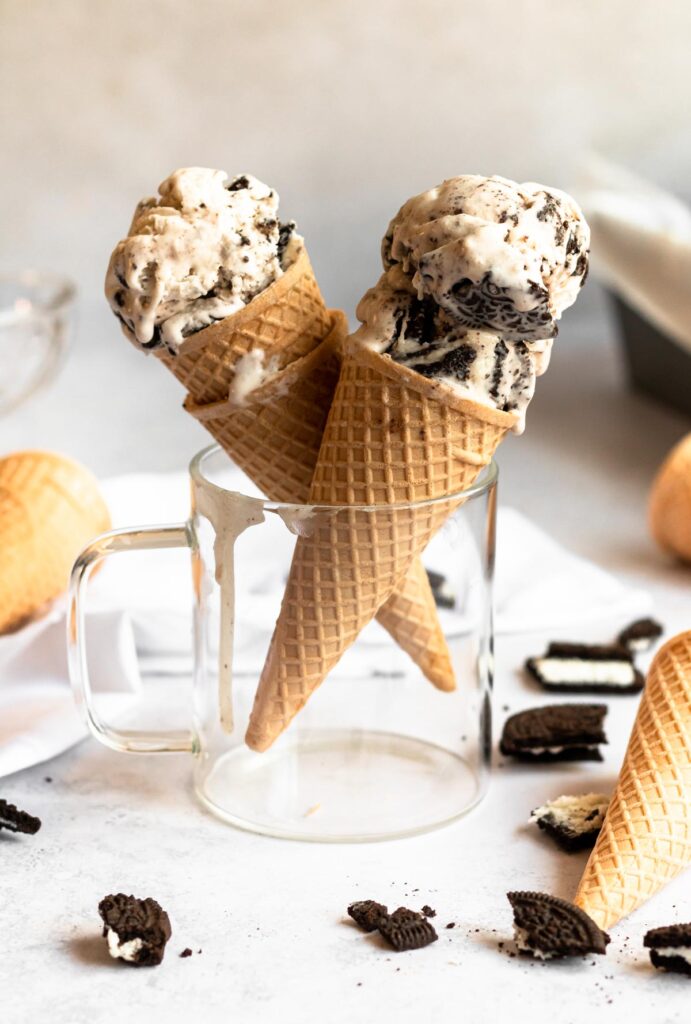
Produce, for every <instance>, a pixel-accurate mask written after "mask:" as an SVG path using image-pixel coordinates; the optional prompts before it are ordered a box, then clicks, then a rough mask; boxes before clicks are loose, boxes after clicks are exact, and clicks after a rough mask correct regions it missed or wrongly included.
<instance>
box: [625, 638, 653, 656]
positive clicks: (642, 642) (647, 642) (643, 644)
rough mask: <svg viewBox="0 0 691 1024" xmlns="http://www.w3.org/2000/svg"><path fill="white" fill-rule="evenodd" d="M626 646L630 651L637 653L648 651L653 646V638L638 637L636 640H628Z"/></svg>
mask: <svg viewBox="0 0 691 1024" xmlns="http://www.w3.org/2000/svg"><path fill="white" fill-rule="evenodd" d="M626 646H627V647H628V649H629V650H630V651H636V652H637V653H640V652H641V651H647V650H648V648H649V647H652V646H653V637H651V636H641V637H637V638H636V639H635V640H627V641H626Z"/></svg>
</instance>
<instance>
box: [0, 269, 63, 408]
mask: <svg viewBox="0 0 691 1024" xmlns="http://www.w3.org/2000/svg"><path fill="white" fill-rule="evenodd" d="M75 294H76V293H75V288H74V285H73V284H72V283H71V281H69V280H68V279H67V278H65V277H61V276H60V275H58V274H51V273H43V272H39V271H36V270H25V271H22V272H20V273H18V274H0V415H2V414H3V413H8V412H10V411H11V410H12V409H15V408H17V406H19V405H21V404H22V402H23V401H24V400H25V399H27V398H29V396H30V395H32V394H33V393H34V392H35V391H37V390H38V389H39V388H41V387H43V386H44V385H46V384H47V383H48V382H49V381H50V380H52V379H53V377H54V376H55V374H56V373H57V371H58V369H59V368H60V365H61V363H62V360H63V358H64V355H65V353H66V351H67V342H68V336H69V332H70V329H71V326H72V323H71V321H72V315H73V306H74V298H75Z"/></svg>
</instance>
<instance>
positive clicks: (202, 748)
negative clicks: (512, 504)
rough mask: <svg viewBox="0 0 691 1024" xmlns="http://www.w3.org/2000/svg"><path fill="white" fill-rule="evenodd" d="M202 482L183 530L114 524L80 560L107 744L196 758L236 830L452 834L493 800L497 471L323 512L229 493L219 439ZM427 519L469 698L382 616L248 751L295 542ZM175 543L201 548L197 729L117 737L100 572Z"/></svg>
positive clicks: (219, 809)
mask: <svg viewBox="0 0 691 1024" xmlns="http://www.w3.org/2000/svg"><path fill="white" fill-rule="evenodd" d="M190 478H191V492H192V501H191V512H190V517H189V519H188V520H187V522H184V523H176V524H172V525H168V526H160V527H141V528H133V529H128V530H115V531H111V532H110V533H106V534H103V535H102V536H100V537H97V538H96V539H95V540H94V541H93V542H92V543H91V544H90V545H89V546H88V547H87V548H86V549H85V550H84V551H83V552H82V554H81V555H80V557H79V558H78V560H77V562H76V563H75V566H74V569H73V572H72V581H71V590H70V609H69V615H68V649H69V659H70V674H71V678H72V682H73V686H74V689H75V694H76V697H77V700H78V702H79V704H80V705H81V707H82V709H83V711H84V713H85V715H86V718H87V722H88V724H89V727H90V729H91V731H92V733H93V734H94V736H95V737H96V738H97V739H99V740H100V741H101V742H103V743H104V744H106V746H109V747H111V748H113V749H115V750H120V751H125V752H134V753H152V752H181V751H187V752H189V753H191V754H193V755H194V786H195V791H196V793H197V795H198V797H199V798H200V800H201V801H202V803H203V804H204V805H205V806H206V807H207V808H208V809H210V810H211V811H212V812H213V813H214V814H216V815H217V816H219V817H220V818H222V819H223V820H225V821H226V822H229V823H231V824H233V825H236V826H239V827H242V828H245V829H249V830H251V831H254V832H260V833H264V834H268V835H272V836H279V837H283V838H292V839H306V840H317V841H331V842H344V841H367V840H376V839H387V838H393V837H399V836H405V835H414V834H418V833H421V832H424V831H427V830H429V829H432V828H436V827H439V826H442V825H444V824H447V823H449V822H451V821H453V820H455V819H456V818H458V817H459V816H460V815H462V814H464V813H466V812H467V811H468V810H470V809H471V808H472V807H474V806H475V805H476V804H477V803H478V802H479V800H480V799H481V798H482V796H483V795H484V793H485V791H486V788H487V782H488V774H489V764H490V758H491V694H492V684H493V621H492V601H491V588H492V577H493V568H494V551H495V510H496V483H497V469H496V465H495V464H494V463H491V464H490V465H489V466H487V467H486V468H485V469H484V470H483V472H482V474H481V476H480V477H479V478H478V480H477V482H476V483H475V484H474V485H473V486H472V487H470V488H468V489H467V490H465V491H463V492H460V493H458V494H456V495H452V496H449V497H448V498H445V499H443V500H442V501H441V502H418V503H414V504H411V505H397V506H391V507H388V508H382V507H381V506H370V507H362V508H354V506H341V507H339V506H324V507H316V508H315V507H313V506H301V505H287V504H281V503H277V502H271V501H267V500H265V499H262V498H255V497H249V496H247V495H244V494H241V493H239V492H238V491H237V490H234V489H233V488H232V485H233V483H235V485H236V486H237V481H238V470H237V469H236V468H235V467H234V466H233V464H232V462H231V461H230V459H229V458H228V456H227V455H226V454H225V453H224V452H223V451H222V450H221V449H220V448H219V447H217V446H213V447H210V448H207V449H205V450H204V451H202V452H200V453H199V454H198V455H197V456H196V457H195V458H194V459H193V461H192V463H191V465H190ZM435 505H437V506H439V507H438V508H436V509H435V508H434V507H433V506H435ZM442 506H443V507H442ZM430 509H431V511H432V512H433V513H434V514H435V515H436V516H437V519H436V520H435V521H438V522H442V521H443V525H442V526H441V528H440V529H438V530H437V532H436V533H435V534H434V536H432V538H431V540H430V541H429V543H428V545H427V547H426V548H425V550H424V551H423V554H422V558H423V562H424V564H425V567H426V568H427V570H428V573H429V574H430V580H431V583H432V586H433V590H434V591H435V597H436V600H437V605H438V607H437V614H438V617H439V621H440V624H441V627H442V630H443V633H444V636H445V639H446V643H447V645H448V648H449V651H450V654H451V658H452V662H453V671H454V676H455V680H456V688H455V690H454V691H453V692H441V691H440V690H438V689H435V688H434V687H433V686H432V684H431V683H430V682H429V681H428V680H427V679H426V678H425V676H424V675H423V673H422V671H421V669H420V668H419V667H418V666H417V664H415V662H414V661H413V660H412V659H411V658H409V657H408V655H407V654H405V653H404V652H403V651H402V650H401V649H400V648H399V647H398V646H397V644H396V642H395V641H394V640H392V638H391V636H390V635H389V634H388V633H387V632H386V631H385V630H384V629H383V628H382V626H380V625H379V624H378V623H377V622H376V621H374V620H373V621H372V622H370V623H369V624H368V625H366V626H365V627H364V628H363V629H362V631H361V632H360V633H359V635H358V636H357V638H356V640H355V642H354V643H353V644H352V646H350V647H349V648H348V649H347V650H346V651H345V653H344V654H343V656H342V657H341V658H340V660H339V661H338V662H337V664H336V665H335V667H333V668H332V670H331V671H330V672H329V674H328V676H327V677H326V679H325V680H324V682H323V683H322V684H321V685H320V686H319V687H318V688H317V689H316V690H315V691H314V692H313V693H312V695H311V697H310V699H309V700H308V701H307V703H306V704H305V706H304V707H303V708H302V709H301V710H300V711H299V712H298V713H297V714H296V715H295V717H294V719H293V720H292V722H291V724H290V725H289V726H288V728H287V729H286V730H285V731H284V732H283V733H282V734H281V735H280V736H279V737H278V738H277V739H276V740H275V742H274V743H273V745H272V746H270V747H269V749H268V750H266V751H265V752H257V751H255V750H252V749H250V748H249V747H248V746H247V745H246V743H245V740H244V736H245V730H246V728H247V724H248V721H249V718H250V712H251V710H252V705H253V700H254V693H255V690H256V687H257V682H258V679H259V676H260V674H261V670H262V666H263V665H264V661H265V658H266V655H267V652H268V650H269V646H270V641H271V637H272V633H273V627H274V624H275V621H276V618H277V616H278V613H279V609H280V606H281V599H282V597H283V592H284V587H285V582H286V579H287V577H288V572H289V569H290V564H291V558H292V553H293V548H294V546H295V542H296V539H297V536H298V535H307V536H310V534H312V533H313V531H315V530H318V529H320V528H321V527H325V528H326V527H327V526H328V528H329V529H333V527H334V525H335V526H336V527H340V526H343V527H344V528H347V529H352V525H353V523H356V524H358V527H359V528H366V529H368V528H369V527H371V526H374V525H375V523H376V526H377V528H378V529H380V528H381V526H382V524H383V523H384V525H388V524H387V522H386V521H387V520H388V519H390V520H391V521H393V520H395V519H396V517H398V520H399V521H401V522H403V521H405V522H410V518H411V516H422V515H425V514H427V513H428V512H429V511H430ZM449 512H450V514H448V513H449ZM447 514H448V518H447ZM371 517H374V518H371ZM179 547H188V548H189V549H190V552H191V559H192V574H191V575H192V589H193V593H194V606H193V625H194V628H193V644H194V670H193V674H194V680H193V717H194V720H193V725H192V729H191V731H172V732H153V731H150V732H146V731H139V732H138V731H130V730H119V729H117V728H115V727H113V726H111V725H109V724H107V723H106V722H104V721H102V720H101V718H100V717H99V715H98V713H97V709H96V708H95V706H94V701H93V699H92V694H91V688H90V684H89V677H88V671H87V665H86V647H85V637H84V604H85V598H86V593H85V592H86V587H87V584H88V579H89V576H90V574H91V572H92V571H93V570H94V569H95V568H96V567H97V565H98V564H99V563H100V562H101V561H102V560H103V559H104V558H105V557H107V556H108V555H111V554H114V553H115V552H122V551H131V550H136V549H154V548H179ZM413 626H414V623H413Z"/></svg>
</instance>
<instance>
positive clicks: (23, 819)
mask: <svg viewBox="0 0 691 1024" xmlns="http://www.w3.org/2000/svg"><path fill="white" fill-rule="evenodd" d="M40 827H41V819H40V818H35V817H34V816H33V814H27V812H26V811H20V810H19V808H18V807H16V806H15V805H14V804H10V803H8V802H7V800H3V799H0V830H2V829H7V831H8V832H21V833H23V834H24V835H28V836H33V835H35V834H36V833H37V832H38V830H39V829H40Z"/></svg>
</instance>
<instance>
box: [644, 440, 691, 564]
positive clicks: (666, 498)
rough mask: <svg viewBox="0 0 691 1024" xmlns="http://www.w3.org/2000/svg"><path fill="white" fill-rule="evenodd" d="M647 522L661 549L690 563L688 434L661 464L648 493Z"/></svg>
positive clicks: (690, 463)
mask: <svg viewBox="0 0 691 1024" xmlns="http://www.w3.org/2000/svg"><path fill="white" fill-rule="evenodd" d="M648 518H649V522H650V529H651V532H652V534H653V537H654V538H655V540H656V541H657V543H658V544H659V545H660V547H662V548H664V550H665V551H669V552H670V553H671V554H673V555H676V556H677V557H678V558H681V559H683V560H684V561H685V562H691V434H688V435H687V436H686V437H685V438H683V439H682V440H681V441H680V442H679V444H677V445H676V446H675V447H674V448H673V449H672V451H671V452H670V453H669V455H668V456H667V458H666V459H665V461H664V462H663V463H662V466H661V467H660V470H659V472H658V474H657V476H656V477H655V480H654V482H653V486H652V490H651V493H650V506H649V516H648Z"/></svg>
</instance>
